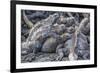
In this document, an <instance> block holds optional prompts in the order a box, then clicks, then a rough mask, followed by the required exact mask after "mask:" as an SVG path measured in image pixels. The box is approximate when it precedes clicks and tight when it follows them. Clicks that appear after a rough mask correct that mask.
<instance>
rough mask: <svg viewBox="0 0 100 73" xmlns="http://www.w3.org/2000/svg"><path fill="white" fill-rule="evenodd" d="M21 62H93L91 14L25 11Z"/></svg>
mask: <svg viewBox="0 0 100 73" xmlns="http://www.w3.org/2000/svg"><path fill="white" fill-rule="evenodd" d="M21 14H22V15H21V62H22V63H26V62H45V61H46V62H47V61H70V60H89V59H90V15H89V13H78V12H77V13H75V12H54V11H34V10H22V11H21Z"/></svg>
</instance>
